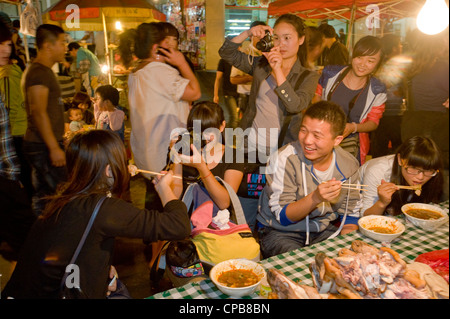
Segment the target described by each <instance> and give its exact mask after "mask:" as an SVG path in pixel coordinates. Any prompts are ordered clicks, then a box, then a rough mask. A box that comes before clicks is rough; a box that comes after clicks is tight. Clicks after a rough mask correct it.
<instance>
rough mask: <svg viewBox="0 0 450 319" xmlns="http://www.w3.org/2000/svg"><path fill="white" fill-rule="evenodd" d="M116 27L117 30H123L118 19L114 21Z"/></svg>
mask: <svg viewBox="0 0 450 319" xmlns="http://www.w3.org/2000/svg"><path fill="white" fill-rule="evenodd" d="M116 29H117V30H118V31H122V30H123V28H122V23H120V21H116Z"/></svg>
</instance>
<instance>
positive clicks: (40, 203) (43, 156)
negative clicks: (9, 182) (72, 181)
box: [23, 141, 67, 216]
mask: <svg viewBox="0 0 450 319" xmlns="http://www.w3.org/2000/svg"><path fill="white" fill-rule="evenodd" d="M60 147H61V149H64V146H63V144H62V143H60ZM23 152H24V154H25V157H26V158H27V160H28V162H29V163H30V166H31V170H32V172H31V180H32V183H33V189H34V193H33V198H32V207H33V211H34V212H35V214H36V215H38V216H39V215H41V214H42V211H43V209H44V207H45V200H44V199H43V197H45V196H48V195H52V194H54V193H55V191H56V187H57V186H58V184H59V183H61V182H65V181H66V180H67V168H66V167H65V166H62V167H55V166H53V165H52V163H51V160H50V156H49V152H48V148H47V145H46V144H45V143H33V142H27V141H24V142H23Z"/></svg>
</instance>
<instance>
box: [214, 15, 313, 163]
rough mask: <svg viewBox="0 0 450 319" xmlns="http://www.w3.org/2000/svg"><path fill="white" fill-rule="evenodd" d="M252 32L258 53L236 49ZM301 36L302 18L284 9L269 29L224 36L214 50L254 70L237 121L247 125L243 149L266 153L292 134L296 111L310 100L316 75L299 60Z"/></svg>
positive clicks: (262, 27) (295, 127) (295, 132)
mask: <svg viewBox="0 0 450 319" xmlns="http://www.w3.org/2000/svg"><path fill="white" fill-rule="evenodd" d="M252 36H254V37H258V38H260V39H262V40H261V41H260V44H258V45H257V46H259V47H261V48H263V50H262V51H265V52H263V55H262V56H260V57H251V56H249V55H248V54H245V53H243V52H240V51H239V50H238V48H239V46H240V45H241V43H242V42H244V41H245V40H246V39H247V38H249V37H252ZM304 41H305V26H304V24H303V20H302V19H301V18H300V17H297V16H295V15H292V14H285V15H282V16H281V17H279V18H278V19H277V21H276V22H275V25H274V28H273V29H272V28H271V27H270V26H265V25H258V26H254V27H252V28H251V29H249V30H246V31H244V32H243V33H241V34H240V35H238V36H236V37H235V38H233V39H231V40H228V39H227V40H226V41H225V43H224V44H223V46H222V48H221V49H220V50H219V54H220V56H221V57H222V58H223V59H224V60H226V61H227V62H228V63H230V64H232V65H233V66H234V67H236V68H238V69H240V70H242V71H243V72H245V73H247V74H249V75H252V76H253V83H252V88H251V92H250V98H249V104H248V107H247V109H246V110H245V113H244V115H243V117H242V120H241V124H240V126H241V128H242V129H244V130H245V129H247V128H252V130H251V133H250V135H249V137H248V143H246V147H245V148H246V152H248V153H250V152H252V151H256V150H257V148H258V149H259V150H260V152H259V153H260V154H261V153H263V152H265V154H266V155H269V154H268V153H271V152H273V151H276V150H277V149H278V147H280V146H282V145H284V144H287V143H289V142H292V141H294V140H297V137H298V132H299V129H300V118H301V112H302V110H304V109H305V108H306V107H307V106H308V105H309V104H310V102H311V100H312V98H313V96H314V91H315V87H316V86H317V82H318V79H319V75H318V74H317V73H316V72H311V71H308V70H307V69H306V68H305V67H304V66H302V64H301V62H300V61H301V60H300V58H299V55H300V47H301V46H302V45H303V44H304ZM273 128H275V129H278V134H277V136H273V135H272V136H271V134H270V129H273ZM263 129H265V130H263ZM270 141H271V143H270ZM260 160H261V159H260Z"/></svg>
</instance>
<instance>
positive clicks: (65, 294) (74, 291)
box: [59, 197, 106, 299]
mask: <svg viewBox="0 0 450 319" xmlns="http://www.w3.org/2000/svg"><path fill="white" fill-rule="evenodd" d="M105 199H106V197H102V198H100V200H99V201H98V203H97V205H96V206H95V208H94V212H93V213H92V215H91V218H90V219H89V222H88V224H87V226H86V229H85V230H84V233H83V236H82V237H81V240H80V242H79V243H78V246H77V249H75V253H74V254H73V256H72V259H71V260H70V262H69V265H72V264H74V263H75V261H76V260H77V258H78V255H79V254H80V251H81V248H83V245H84V242H85V241H86V238H87V236H88V234H89V231H90V230H91V228H92V225H93V224H94V220H95V218H96V217H97V214H98V211H99V210H100V206H102V204H103V202H104V201H105ZM68 276H69V273H68V272H67V270H66V271H65V272H64V276H63V278H62V280H61V285H60V291H59V294H60V299H87V298H88V297H87V295H86V294H85V293H84V292H83V290H81V287H73V288H69V287H67V285H66V279H67V277H68Z"/></svg>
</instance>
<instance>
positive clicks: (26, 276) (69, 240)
mask: <svg viewBox="0 0 450 319" xmlns="http://www.w3.org/2000/svg"><path fill="white" fill-rule="evenodd" d="M66 159H67V168H68V171H69V172H70V173H69V178H68V181H67V182H66V183H64V184H61V185H60V188H59V189H58V191H57V192H56V194H55V195H53V196H51V197H50V200H49V202H48V203H47V206H46V207H45V210H44V212H43V214H42V215H41V216H40V217H39V219H38V220H37V221H36V223H35V224H34V225H33V228H32V229H31V231H30V233H29V236H28V238H27V241H26V242H25V244H24V246H23V248H22V250H21V253H20V256H19V260H18V262H17V266H16V268H15V270H14V273H13V274H12V276H11V279H10V280H9V282H8V284H7V286H6V287H5V290H4V291H2V295H3V296H6V297H13V298H16V299H57V298H59V295H60V291H61V282H62V278H63V276H64V273H65V271H66V270H67V269H66V266H68V264H69V263H70V260H71V257H72V256H73V254H74V251H75V249H76V247H77V245H78V243H79V242H80V238H81V237H82V235H83V233H84V230H85V228H86V225H87V224H88V221H89V220H90V218H91V215H92V213H93V211H94V208H95V207H96V205H97V203H98V202H99V201H100V199H104V198H105V197H106V199H104V201H103V204H102V205H101V206H100V209H99V211H98V214H97V216H96V218H95V220H94V222H93V225H92V229H91V230H90V232H89V234H88V236H87V237H86V241H85V243H84V245H83V248H82V249H81V251H80V253H79V256H78V258H77V259H76V260H75V264H76V266H77V267H78V270H79V272H78V276H79V277H78V279H79V281H78V282H79V285H80V287H81V290H82V291H83V293H84V295H85V297H86V298H90V299H105V298H106V296H107V293H108V291H109V290H110V287H109V283H110V281H111V279H112V278H111V277H112V276H111V275H112V274H111V272H110V269H111V262H112V255H113V251H114V243H115V238H116V237H128V238H142V239H144V240H145V241H148V242H152V241H157V240H179V239H184V238H185V237H187V236H189V234H190V230H191V228H190V223H189V218H188V215H187V209H186V205H184V203H183V202H181V201H180V200H178V199H177V198H176V197H175V194H174V193H173V192H172V189H171V188H170V184H171V182H172V176H173V173H172V172H170V171H169V172H168V173H167V174H166V175H165V176H164V177H163V178H162V179H160V180H158V181H155V184H156V185H155V188H156V191H157V192H158V194H159V196H160V198H161V201H162V204H163V206H164V211H163V212H159V211H156V210H151V211H150V210H146V209H138V208H136V207H134V206H133V205H132V204H130V203H128V202H126V201H124V200H123V199H121V196H122V195H123V194H124V192H125V191H126V189H127V187H128V182H129V179H130V175H129V173H128V167H127V156H126V152H125V147H124V145H123V142H122V140H121V139H120V137H119V136H118V135H117V134H115V133H114V132H111V131H107V130H91V131H87V132H82V133H79V134H77V135H75V136H74V137H73V139H72V140H71V141H70V144H69V145H68V148H67V150H66ZM72 275H73V276H75V275H76V274H75V272H74V273H72ZM73 280H75V277H73ZM69 288H70V287H69Z"/></svg>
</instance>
